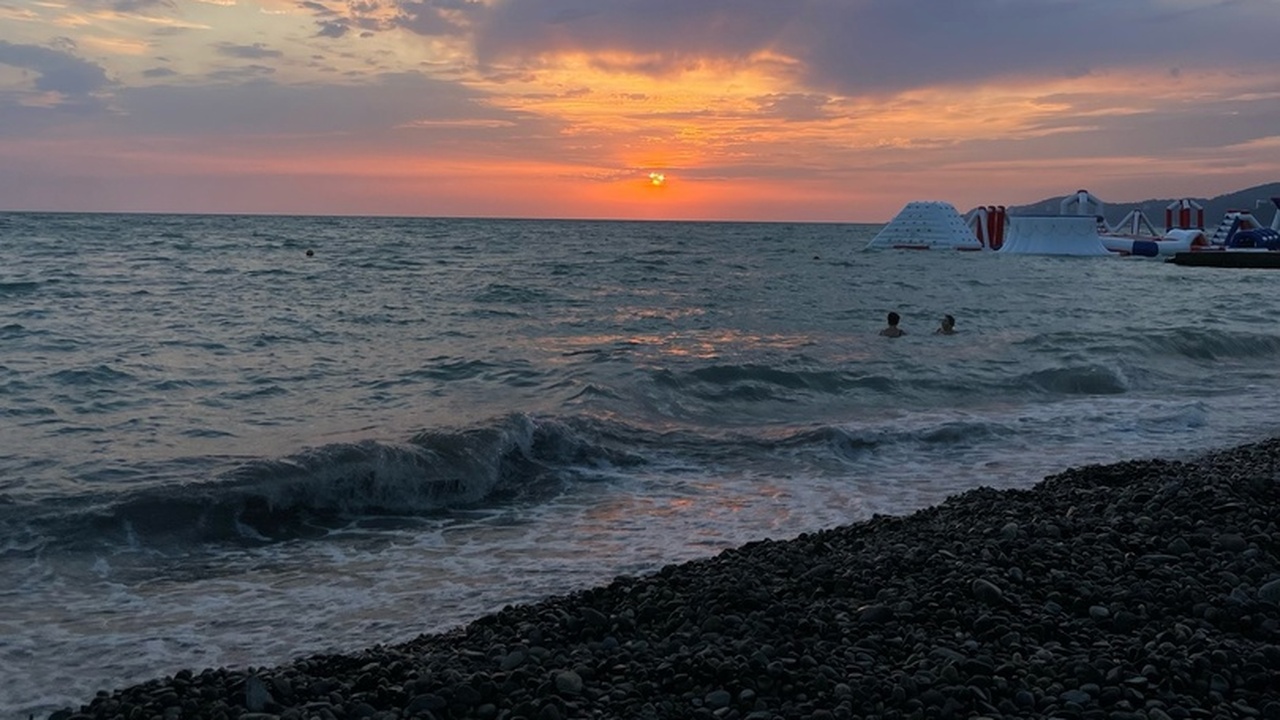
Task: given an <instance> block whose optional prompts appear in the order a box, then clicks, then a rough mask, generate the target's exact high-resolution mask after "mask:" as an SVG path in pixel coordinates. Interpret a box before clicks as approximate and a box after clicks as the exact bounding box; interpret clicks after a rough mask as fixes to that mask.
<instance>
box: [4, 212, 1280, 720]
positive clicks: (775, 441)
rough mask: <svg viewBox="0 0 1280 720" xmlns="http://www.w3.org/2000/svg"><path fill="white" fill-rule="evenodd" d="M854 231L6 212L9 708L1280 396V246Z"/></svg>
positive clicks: (1168, 447) (1050, 468) (905, 505)
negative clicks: (959, 248) (1187, 252)
mask: <svg viewBox="0 0 1280 720" xmlns="http://www.w3.org/2000/svg"><path fill="white" fill-rule="evenodd" d="M877 229H878V227H877V226H874V225H837V224H823V225H819V224H812V225H805V224H738V223H679V222H670V223H636V222H588V221H574V222H557V221H517V220H464V219H449V220H438V219H408V218H405V219H396V218H327V217H262V216H255V217H244V216H162V215H87V214H86V215H78V214H24V213H10V214H0V717H14V716H21V717H25V716H26V715H27V714H28V713H44V712H47V711H49V710H52V709H55V708H58V707H63V706H68V705H77V704H79V703H81V702H84V701H87V700H88V699H90V698H91V697H92V696H93V694H94V693H95V692H96V691H98V690H103V689H112V688H116V687H121V686H124V685H126V684H132V683H136V682H141V681H144V680H147V679H151V678H154V677H160V676H164V675H169V674H172V673H173V672H176V671H177V670H179V669H182V668H190V669H193V670H197V671H198V670H199V669H202V668H205V667H214V666H236V667H246V666H261V665H271V664H278V663H282V662H286V661H288V660H289V659H291V658H293V657H298V656H301V655H304V654H311V653H318V652H343V651H355V650H358V649H360V648H362V647H367V646H370V645H374V644H379V643H382V644H387V643H395V642H399V641H405V640H409V639H411V638H413V637H414V636H416V635H418V634H420V633H426V632H435V631H443V630H447V629H450V628H453V627H456V626H459V625H461V624H464V623H466V622H468V621H470V620H472V619H474V618H476V617H478V616H480V615H482V614H484V613H487V612H490V611H493V610H497V609H499V608H501V607H502V606H504V605H506V604H511V603H519V602H528V601H534V600H537V599H539V598H543V597H547V596H549V595H553V594H562V593H567V592H571V591H574V590H577V589H581V588H585V587H589V586H592V585H596V584H600V583H605V582H608V581H609V580H610V579H612V578H613V577H615V576H617V575H620V574H630V575H635V574H643V573H647V572H651V571H654V570H657V569H659V568H661V567H662V566H663V565H666V564H669V563H675V562H680V561H685V560H690V559H694V558H701V557H707V556H711V555H714V554H715V553H717V552H719V551H720V550H722V549H724V548H728V547H732V546H736V545H739V544H742V543H744V542H747V541H751V540H758V539H763V538H775V539H783V538H788V537H793V536H795V535H798V534H800V533H803V532H808V531H813V530H818V529H822V528H827V527H833V526H836V525H841V524H846V523H852V522H856V521H859V520H862V519H865V518H868V517H870V516H871V515H872V514H875V513H885V514H902V513H908V512H910V511H912V510H915V509H918V508H920V507H923V506H927V505H930V504H934V503H937V502H940V501H941V500H943V499H944V498H945V497H947V496H948V495H951V494H954V493H958V492H962V491H964V490H966V489H969V488H973V487H977V486H990V487H996V488H1025V487H1029V486H1031V485H1032V484H1034V483H1035V482H1037V481H1039V480H1040V479H1041V478H1043V477H1044V476H1045V475H1047V474H1051V473H1054V472H1057V471H1060V470H1063V469H1065V468H1067V467H1070V466H1076V465H1081V464H1086V463H1096V462H1110V461H1118V460H1124V459H1129V458H1137V457H1151V456H1168V457H1180V456H1185V455H1187V454H1189V453H1194V452H1197V451H1201V450H1205V449H1210V448H1215V447H1221V446H1226V445H1231V444H1235V443H1240V442H1246V441H1252V440H1256V439H1260V438H1262V437H1266V436H1271V435H1275V434H1277V430H1278V429H1280V420H1277V417H1276V415H1275V413H1274V408H1275V407H1276V406H1277V402H1278V401H1280V382H1277V381H1278V380H1280V362H1277V361H1278V360H1280V324H1278V323H1277V321H1276V317H1278V316H1280V315H1278V311H1280V300H1278V299H1277V292H1276V288H1277V285H1276V283H1277V280H1280V275H1274V274H1270V273H1267V272H1266V271H1240V270H1221V269H1211V268H1181V267H1176V266H1173V265H1169V264H1165V263H1161V262H1158V261H1152V260H1145V259H1121V258H1102V259H1099V258H1087V259H1083V258H1062V257H1031V256H1022V257H1018V256H1013V257H1004V256H999V255H995V254H982V253H955V252H944V251H932V252H896V251H875V252H866V251H864V249H863V248H864V246H865V245H866V243H867V241H868V240H869V239H870V238H871V237H872V236H873V235H874V233H875V232H876V230H877ZM891 310H892V311H897V312H898V313H900V314H901V315H902V317H903V327H904V329H905V330H906V331H907V335H906V336H905V337H902V338H898V339H888V338H884V337H880V336H879V334H878V332H879V330H880V329H881V328H882V327H883V326H884V317H885V315H886V313H887V312H888V311H891ZM944 313H950V314H952V315H954V316H955V317H956V320H957V329H958V332H957V334H955V335H950V336H944V335H935V334H933V330H934V329H935V328H936V327H937V325H938V321H939V320H940V319H941V316H942V315H943V314H944Z"/></svg>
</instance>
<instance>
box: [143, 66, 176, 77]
mask: <svg viewBox="0 0 1280 720" xmlns="http://www.w3.org/2000/svg"><path fill="white" fill-rule="evenodd" d="M177 74H178V73H176V72H174V71H173V70H170V69H169V68H166V67H155V68H149V69H147V70H143V71H142V76H143V77H147V78H163V77H173V76H175V75H177Z"/></svg>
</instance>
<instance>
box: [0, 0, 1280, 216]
mask: <svg viewBox="0 0 1280 720" xmlns="http://www.w3.org/2000/svg"><path fill="white" fill-rule="evenodd" d="M1278 180H1280V0H643V1H642V0H347V1H346V2H340V1H337V0H301V1H298V0H203V1H200V0H0V210H76V211H81V210H83V211H146V212H218V213H226V212H246V213H303V214H318V213H323V214H370V215H421V216H483V217H564V218H645V219H723V220H815V221H851V222H883V221H886V220H888V219H889V218H890V217H892V216H893V214H894V213H896V212H897V210H898V209H900V208H901V207H902V205H903V204H905V203H906V202H908V201H911V200H944V201H947V202H951V203H953V204H955V205H956V206H957V207H958V208H959V209H960V210H961V211H962V212H963V211H964V210H966V209H968V208H970V207H973V206H975V205H979V204H983V205H985V204H1009V205H1012V204H1021V203H1026V202H1032V201H1036V200H1040V199H1043V198H1046V197H1051V196H1056V195H1063V194H1067V193H1070V192H1074V191H1075V190H1076V189H1078V188H1087V189H1089V190H1090V191H1092V192H1093V193H1094V194H1095V195H1098V196H1100V197H1101V198H1102V199H1103V200H1109V201H1113V202H1126V201H1136V200H1142V199H1147V198H1177V197H1184V196H1196V197H1199V196H1213V195H1217V194H1220V193H1224V192H1230V191H1233V190H1237V189H1241V188H1244V187H1248V186H1251V185H1256V184H1260V183H1266V182H1275V181H1278Z"/></svg>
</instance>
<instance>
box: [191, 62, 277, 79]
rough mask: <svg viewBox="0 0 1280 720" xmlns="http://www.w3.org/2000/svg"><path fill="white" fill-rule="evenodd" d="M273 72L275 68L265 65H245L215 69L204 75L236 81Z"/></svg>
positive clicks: (210, 77) (272, 73)
mask: <svg viewBox="0 0 1280 720" xmlns="http://www.w3.org/2000/svg"><path fill="white" fill-rule="evenodd" d="M275 72H276V69H275V68H273V67H268V66H266V65H245V66H243V67H238V68H228V69H226V70H215V71H214V72H211V73H209V74H208V75H207V76H206V77H208V78H209V79H210V80H214V81H217V82H236V81H242V80H253V79H255V78H261V77H266V76H269V75H274V74H275Z"/></svg>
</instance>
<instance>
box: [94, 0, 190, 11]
mask: <svg viewBox="0 0 1280 720" xmlns="http://www.w3.org/2000/svg"><path fill="white" fill-rule="evenodd" d="M70 4H71V5H74V6H76V7H83V8H88V9H90V10H99V9H102V8H106V9H109V10H113V11H115V12H118V13H136V14H147V13H148V12H149V11H151V10H172V9H173V8H174V7H175V4H174V2H173V0H72V2H71V3H70Z"/></svg>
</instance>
